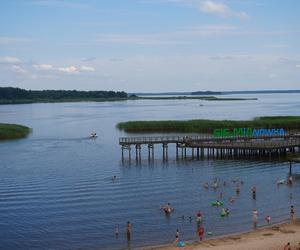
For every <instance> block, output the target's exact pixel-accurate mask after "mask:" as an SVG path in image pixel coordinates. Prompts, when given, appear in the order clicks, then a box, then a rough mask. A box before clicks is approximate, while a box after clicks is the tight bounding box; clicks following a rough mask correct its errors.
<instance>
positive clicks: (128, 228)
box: [126, 221, 131, 240]
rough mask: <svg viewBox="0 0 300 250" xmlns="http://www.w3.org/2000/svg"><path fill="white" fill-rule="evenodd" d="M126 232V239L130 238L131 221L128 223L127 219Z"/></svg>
mask: <svg viewBox="0 0 300 250" xmlns="http://www.w3.org/2000/svg"><path fill="white" fill-rule="evenodd" d="M126 234H127V240H130V239H131V223H130V221H127V227H126Z"/></svg>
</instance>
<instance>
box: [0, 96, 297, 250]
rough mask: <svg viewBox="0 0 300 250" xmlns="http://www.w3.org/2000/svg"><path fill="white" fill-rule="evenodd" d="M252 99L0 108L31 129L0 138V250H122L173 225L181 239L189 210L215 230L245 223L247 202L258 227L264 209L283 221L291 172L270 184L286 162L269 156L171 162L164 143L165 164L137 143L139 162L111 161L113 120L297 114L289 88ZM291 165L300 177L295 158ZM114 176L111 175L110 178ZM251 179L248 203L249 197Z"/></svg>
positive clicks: (188, 232) (152, 240)
mask: <svg viewBox="0 0 300 250" xmlns="http://www.w3.org/2000/svg"><path fill="white" fill-rule="evenodd" d="M234 96H238V95H234ZM226 97H227V96H226ZM244 97H245V96H244ZM246 97H252V96H250V95H247V96H246ZM253 97H258V98H259V100H258V101H241V102H236V101H226V102H208V101H199V100H164V101H153V100H140V101H126V102H104V103H59V104H26V105H2V106H0V122H10V123H21V124H25V125H28V126H30V127H32V128H33V133H32V134H31V135H30V136H29V137H28V138H27V139H23V140H17V141H7V142H1V143H0V248H1V249H80V248H83V249H123V248H128V247H138V246H143V245H152V244H162V243H170V242H172V241H173V240H174V238H175V232H176V229H177V228H178V229H179V230H180V233H181V237H182V238H183V239H185V240H187V239H196V238H197V234H196V222H195V214H196V212H197V211H198V210H201V211H203V213H204V218H205V221H204V223H203V225H204V228H205V231H206V232H208V231H211V232H213V233H214V234H215V235H220V234H227V233H233V232H238V231H241V230H248V229H251V228H252V222H251V221H252V209H253V208H257V209H258V211H259V223H258V225H259V226H262V225H265V224H266V223H265V221H264V218H265V216H267V215H270V216H271V217H272V222H274V223H275V222H279V221H282V220H286V219H288V218H289V206H290V205H291V204H293V205H295V206H296V211H300V196H299V195H297V194H298V193H299V191H300V178H297V179H296V180H295V183H294V185H293V187H287V186H277V185H276V180H277V179H282V178H286V176H287V174H288V163H285V162H281V161H275V160H272V159H271V160H268V161H266V160H254V159H253V160H251V161H250V160H247V161H241V160H221V159H219V160H188V161H176V160H175V159H174V156H175V149H174V148H172V147H170V148H169V161H168V162H163V161H162V157H161V153H162V148H161V147H156V148H155V159H156V160H155V161H154V162H152V163H149V162H148V160H147V152H146V151H147V150H146V147H144V148H143V150H142V159H143V160H142V162H141V163H140V164H137V163H136V162H135V161H134V160H132V161H131V163H129V162H128V161H125V163H124V164H122V161H121V152H120V147H119V145H118V137H120V136H124V135H126V134H125V133H123V132H120V131H118V130H117V129H116V128H115V125H116V123H117V122H119V121H126V120H152V119H197V118H207V119H225V118H226V119H249V118H253V117H256V116H263V115H299V110H300V95H299V94H289V95H287V94H277V95H253ZM200 104H203V105H204V106H200ZM93 131H97V133H98V134H99V137H98V138H97V139H96V140H90V139H88V138H87V137H88V135H89V134H90V132H93ZM294 171H295V172H296V173H300V166H299V164H298V165H295V167H294ZM114 175H116V176H117V180H116V181H114V182H113V181H112V180H111V178H112V176H114ZM295 177H297V176H295ZM214 178H220V179H221V181H224V180H225V181H226V182H227V185H226V187H223V186H222V187H221V188H220V190H218V191H214V190H213V189H211V188H210V189H208V190H205V189H204V188H203V187H202V184H203V183H204V182H206V181H209V182H212V180H213V179H214ZM232 179H242V180H243V181H244V184H243V185H242V186H241V193H240V195H239V196H238V197H237V199H236V201H235V202H234V203H233V204H230V203H229V202H228V199H229V197H230V196H235V186H236V184H235V183H233V182H232V181H231V180H232ZM253 185H256V188H257V199H256V201H255V200H253V199H252V197H251V191H250V189H251V187H252V186H253ZM220 192H222V193H223V198H222V200H223V201H224V202H225V207H229V208H230V209H231V214H230V216H229V217H228V218H221V217H220V215H219V213H220V208H215V207H212V206H211V205H210V202H211V201H214V200H216V199H217V198H218V196H219V193H220ZM290 193H292V194H293V198H292V199H290V198H289V194H290ZM166 202H171V204H172V206H173V207H174V208H175V211H174V213H173V214H172V215H171V216H170V217H166V216H165V215H164V213H163V212H162V211H161V210H160V209H159V207H160V205H162V204H164V203H166ZM298 213H299V212H298ZM182 215H185V220H182V219H181V216H182ZM188 216H192V221H191V222H190V221H189V219H188V218H187V217H188ZM128 220H129V221H130V222H131V223H132V226H133V233H132V240H131V242H130V243H128V242H127V240H126V237H125V233H124V231H125V227H126V222H127V221H128ZM116 225H119V228H120V235H119V237H118V238H116V237H115V234H114V231H115V227H116ZM206 237H207V236H206Z"/></svg>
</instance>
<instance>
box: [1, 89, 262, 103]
mask: <svg viewBox="0 0 300 250" xmlns="http://www.w3.org/2000/svg"><path fill="white" fill-rule="evenodd" d="M209 93H211V92H209ZM207 94H208V92H205V93H204V94H203V95H202V96H168V97H164V96H159V95H158V96H156V97H154V96H152V97H145V96H138V95H136V94H128V93H126V92H124V91H103V90H100V91H79V90H26V89H21V88H13V87H0V104H27V103H56V102H58V103H59V102H110V101H130V100H178V99H183V100H189V99H198V100H205V101H242V100H257V98H240V97H238V98H233V97H228V98H223V97H222V98H220V97H215V96H212V95H209V96H208V95H207ZM191 95H192V93H191Z"/></svg>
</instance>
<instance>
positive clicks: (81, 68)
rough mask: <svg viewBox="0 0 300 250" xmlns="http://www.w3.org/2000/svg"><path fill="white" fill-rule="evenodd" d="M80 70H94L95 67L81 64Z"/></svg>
mask: <svg viewBox="0 0 300 250" xmlns="http://www.w3.org/2000/svg"><path fill="white" fill-rule="evenodd" d="M80 71H82V72H94V71H95V68H94V67H90V66H81V67H80Z"/></svg>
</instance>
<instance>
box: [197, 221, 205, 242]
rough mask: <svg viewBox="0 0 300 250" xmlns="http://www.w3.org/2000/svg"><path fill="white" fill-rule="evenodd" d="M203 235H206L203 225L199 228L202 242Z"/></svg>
mask: <svg viewBox="0 0 300 250" xmlns="http://www.w3.org/2000/svg"><path fill="white" fill-rule="evenodd" d="M203 235H204V228H203V227H202V225H200V226H199V227H198V236H199V240H200V241H202V238H203Z"/></svg>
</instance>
